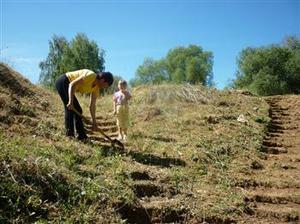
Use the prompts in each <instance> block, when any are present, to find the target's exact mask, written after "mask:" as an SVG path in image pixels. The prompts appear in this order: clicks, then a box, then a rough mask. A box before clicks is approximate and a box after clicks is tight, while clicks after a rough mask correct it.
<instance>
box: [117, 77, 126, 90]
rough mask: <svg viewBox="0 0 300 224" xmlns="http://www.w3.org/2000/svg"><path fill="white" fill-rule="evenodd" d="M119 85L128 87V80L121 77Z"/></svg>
mask: <svg viewBox="0 0 300 224" xmlns="http://www.w3.org/2000/svg"><path fill="white" fill-rule="evenodd" d="M118 85H122V86H124V87H125V88H126V87H127V82H126V81H125V80H122V79H121V80H119V83H118Z"/></svg>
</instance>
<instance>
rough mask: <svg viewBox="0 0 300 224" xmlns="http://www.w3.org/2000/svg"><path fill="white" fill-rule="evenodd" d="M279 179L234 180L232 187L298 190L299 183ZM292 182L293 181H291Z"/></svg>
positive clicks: (299, 187)
mask: <svg viewBox="0 0 300 224" xmlns="http://www.w3.org/2000/svg"><path fill="white" fill-rule="evenodd" d="M280 180H281V179H276V178H275V179H272V180H255V179H243V178H241V179H236V180H235V183H234V185H235V186H237V187H242V188H245V189H255V188H258V187H264V188H273V187H276V188H278V189H286V188H298V189H299V190H300V182H299V181H293V182H291V181H281V182H280ZM292 180H294V179H292Z"/></svg>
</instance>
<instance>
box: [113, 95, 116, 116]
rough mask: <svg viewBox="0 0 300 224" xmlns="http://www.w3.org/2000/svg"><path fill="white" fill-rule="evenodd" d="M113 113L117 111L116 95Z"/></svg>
mask: <svg viewBox="0 0 300 224" xmlns="http://www.w3.org/2000/svg"><path fill="white" fill-rule="evenodd" d="M113 111H114V112H113V114H116V113H117V104H116V97H115V96H114V97H113Z"/></svg>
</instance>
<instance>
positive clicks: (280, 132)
mask: <svg viewBox="0 0 300 224" xmlns="http://www.w3.org/2000/svg"><path fill="white" fill-rule="evenodd" d="M268 132H269V133H275V134H283V133H284V131H283V130H279V129H277V128H269V129H268Z"/></svg>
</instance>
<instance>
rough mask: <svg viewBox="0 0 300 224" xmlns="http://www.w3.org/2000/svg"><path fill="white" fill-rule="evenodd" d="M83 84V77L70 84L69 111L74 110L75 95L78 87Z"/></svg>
mask: <svg viewBox="0 0 300 224" xmlns="http://www.w3.org/2000/svg"><path fill="white" fill-rule="evenodd" d="M82 82H83V79H82V77H78V78H77V79H75V80H73V81H72V82H71V83H70V84H69V89H68V96H69V102H68V104H67V108H68V109H69V110H72V109H73V100H74V93H75V90H76V89H77V87H78V85H80V84H81V83H82Z"/></svg>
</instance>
